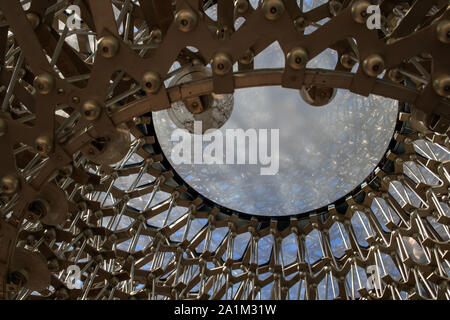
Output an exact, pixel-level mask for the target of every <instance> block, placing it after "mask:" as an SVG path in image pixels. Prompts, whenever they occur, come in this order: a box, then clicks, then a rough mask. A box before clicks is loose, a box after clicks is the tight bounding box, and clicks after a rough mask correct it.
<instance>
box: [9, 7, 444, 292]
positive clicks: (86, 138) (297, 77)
mask: <svg viewBox="0 0 450 320" xmlns="http://www.w3.org/2000/svg"><path fill="white" fill-rule="evenodd" d="M379 2H380V7H381V13H382V28H381V30H370V29H369V28H367V26H366V20H367V19H368V18H369V14H368V13H367V8H368V6H369V5H370V4H371V3H370V2H369V1H364V0H363V1H361V0H359V1H350V0H339V1H336V0H333V1H328V2H327V1H323V3H324V4H323V5H320V6H317V7H316V8H314V9H313V10H311V11H308V12H303V10H302V9H301V8H303V1H295V0H264V1H260V2H259V5H258V6H257V7H253V6H252V5H251V4H250V3H249V2H248V1H247V0H236V1H231V0H229V1H228V0H223V1H221V0H218V1H201V0H176V1H168V0H132V1H131V0H62V1H56V0H22V1H19V0H2V1H1V2H0V10H1V12H0V103H1V111H0V148H1V151H2V154H1V165H0V178H1V188H2V189H1V191H2V193H1V198H0V201H1V202H0V297H1V298H4V299H261V298H263V299H264V298H272V299H356V298H360V299H447V300H448V299H450V289H449V277H450V246H449V237H450V232H449V223H450V208H449V190H450V189H449V188H450V173H449V171H450V162H449V159H450V153H449V149H450V142H449V123H450V101H449V97H450V59H449V56H450V7H449V5H448V1H447V0H443V1H440V0H415V1H413V0H408V1H405V0H402V1H400V0H385V1H379ZM299 4H300V5H299ZM73 5H75V6H76V7H70V6H73ZM212 5H217V20H213V19H212V18H210V17H209V16H208V15H207V14H206V13H205V11H206V9H208V8H209V7H211V6H212ZM74 8H75V9H76V8H79V12H78V13H79V17H81V20H80V19H78V15H75V16H74V15H73V10H75V9H74ZM75 11H76V10H75ZM238 18H244V19H245V23H244V24H243V25H242V26H240V27H239V29H237V30H235V21H236V20H237V19H238ZM323 19H328V20H327V22H326V23H324V24H321V21H323ZM74 21H75V22H79V24H80V26H79V28H72V27H71V26H72V25H73V23H74ZM307 28H312V29H313V31H312V32H310V33H308V34H306V33H305V29H307ZM274 41H278V43H279V45H280V47H281V49H282V50H283V52H284V54H285V56H286V66H285V68H284V69H264V70H255V69H254V68H253V58H254V57H255V56H256V55H258V54H259V53H260V52H261V51H263V50H264V49H265V48H266V47H268V46H269V45H270V44H271V43H273V42H274ZM193 48H196V49H197V50H194V49H193ZM327 48H330V49H333V50H335V51H336V52H337V54H338V56H339V63H338V64H337V65H336V68H335V70H322V69H307V68H306V63H307V62H308V61H309V60H310V59H312V58H314V57H315V56H317V55H318V54H320V53H321V52H323V51H324V50H325V49H327ZM175 61H178V62H179V64H180V65H181V69H182V68H186V67H190V66H192V65H208V64H210V67H211V69H212V76H211V77H206V78H204V79H199V80H195V81H191V82H188V83H183V84H180V85H176V86H173V87H166V86H165V80H168V79H170V78H171V77H172V76H174V75H176V74H177V72H179V71H180V70H175V71H173V72H171V73H169V70H170V68H171V66H172V65H173V63H174V62H175ZM234 63H237V64H238V69H239V71H238V72H233V64H234ZM356 64H358V67H357V69H356V72H352V71H351V70H352V68H353V67H354V66H355V65H356ZM255 86H283V87H286V88H292V89H297V90H299V89H301V88H302V87H304V86H306V87H314V88H319V90H318V91H320V89H321V88H341V89H347V90H350V91H351V92H353V93H355V94H359V95H363V96H367V95H369V94H376V95H380V96H384V97H389V98H392V99H396V100H398V101H399V102H400V109H401V112H400V113H399V120H398V125H397V128H396V132H395V135H394V137H393V139H392V143H391V145H390V147H389V150H388V151H387V153H386V155H385V157H384V159H383V160H382V161H381V163H380V164H379V166H378V167H377V168H376V169H375V171H374V172H373V174H371V175H370V176H369V177H368V178H367V179H366V181H364V182H362V184H361V186H360V187H358V188H357V189H356V190H354V191H353V192H351V194H349V195H348V196H347V197H345V198H344V199H340V200H338V201H336V202H335V203H332V204H330V205H329V206H328V207H326V208H320V209H318V210H315V211H314V212H310V213H307V214H301V215H297V216H292V217H287V218H273V219H264V218H261V217H256V216H251V215H248V214H244V213H238V212H233V211H231V210H228V209H227V208H223V207H221V206H219V205H217V204H215V203H212V202H211V201H209V200H208V199H205V198H204V197H203V196H202V195H199V194H197V193H196V192H195V191H194V190H192V189H191V188H190V187H189V186H188V185H187V184H186V183H184V182H183V180H182V179H181V178H180V177H179V176H178V175H177V174H176V172H175V171H174V170H173V168H171V167H170V164H169V162H168V161H167V159H166V158H165V157H164V155H163V154H162V151H161V148H160V147H159V144H158V141H157V138H156V136H155V131H154V128H153V124H152V112H157V111H160V110H164V109H168V108H170V107H171V104H172V103H174V102H176V101H183V102H185V103H186V105H187V106H188V107H189V108H190V107H191V106H192V107H193V108H195V107H198V104H201V103H202V101H201V99H199V97H200V96H202V95H207V94H210V93H212V92H214V93H219V94H220V93H233V91H234V90H235V89H237V88H247V87H255ZM236 107H238V106H236ZM325 108H326V107H325ZM299 139H301V137H299ZM137 198H141V200H142V199H145V201H146V205H145V206H143V207H141V208H138V207H137V206H135V205H133V200H134V199H137ZM157 217H159V218H160V220H158V221H162V223H159V224H153V223H152V221H154V220H152V219H154V218H157ZM219 236H220V237H219ZM219 238H220V239H221V240H220V241H217V239H219ZM238 247H239V248H243V249H242V250H241V249H238ZM73 265H76V266H78V267H79V268H80V269H81V279H80V280H81V284H82V285H81V288H79V289H77V288H74V289H71V288H69V287H70V286H68V285H67V281H66V280H67V278H68V277H69V274H68V268H69V267H70V266H73ZM373 266H376V267H377V270H380V272H375V273H374V272H373ZM366 279H369V280H368V281H366ZM370 279H372V280H370ZM370 281H372V283H374V284H375V285H374V286H370V285H368V284H369V283H371V282H370Z"/></svg>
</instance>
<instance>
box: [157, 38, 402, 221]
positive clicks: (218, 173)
mask: <svg viewBox="0 0 450 320" xmlns="http://www.w3.org/2000/svg"><path fill="white" fill-rule="evenodd" d="M269 48H270V47H269ZM283 59H284V55H283V53H282V51H281V50H279V52H278V53H277V52H274V51H273V49H269V51H268V52H267V53H266V54H265V53H264V52H263V53H262V54H261V55H258V56H257V57H255V67H256V68H267V67H268V66H271V67H275V68H276V67H282V66H284V61H283ZM312 62H316V65H308V67H312V68H317V67H322V68H330V69H331V68H334V66H335V64H336V63H337V56H336V55H335V54H331V53H327V54H325V55H324V56H322V57H320V58H319V59H318V60H317V59H315V61H312ZM310 63H311V61H310ZM278 64H279V65H278ZM397 114H398V102H397V101H395V100H391V99H387V98H383V97H379V96H373V95H371V96H369V97H362V96H358V95H356V94H353V93H351V92H349V91H346V90H337V93H336V96H335V98H334V100H332V101H331V102H330V103H329V104H327V105H325V106H323V107H320V108H316V107H313V106H311V105H309V104H307V103H306V102H305V101H304V100H303V99H302V98H301V97H300V95H299V91H298V90H293V89H285V88H281V87H257V88H247V89H238V90H236V91H235V93H234V109H233V113H232V115H231V117H230V119H229V120H228V121H227V122H226V123H225V125H224V126H223V127H222V128H221V129H220V130H218V132H220V135H219V138H220V139H222V144H223V146H222V149H221V150H222V151H223V154H222V160H223V161H222V162H223V164H205V161H203V162H202V161H198V162H197V163H195V162H196V158H195V156H196V155H197V156H198V158H197V160H200V159H202V157H203V156H204V155H205V154H208V152H209V151H211V150H212V149H215V148H213V146H217V145H216V144H213V142H214V141H215V140H216V135H215V134H214V133H206V134H205V135H203V136H202V135H190V134H188V135H189V136H190V137H191V144H190V145H191V148H190V149H191V150H190V156H189V157H188V158H189V159H190V160H191V163H181V164H177V163H175V162H174V159H175V158H174V152H176V151H179V150H180V149H178V150H177V149H176V148H175V147H176V146H180V143H181V140H180V139H175V138H174V137H172V140H173V141H171V136H172V134H173V133H174V130H175V129H177V127H176V126H175V124H174V123H173V122H172V121H171V119H170V117H169V115H168V112H167V111H160V112H155V113H154V114H153V120H154V124H155V130H156V134H157V137H158V141H159V143H160V145H161V148H162V150H163V152H164V154H165V155H166V157H167V158H168V160H169V162H170V163H171V165H172V166H173V168H174V169H175V171H176V172H177V173H178V174H179V175H180V176H181V177H182V178H183V179H184V181H185V182H186V183H187V184H189V185H190V186H191V187H193V188H194V189H195V190H196V191H197V192H199V193H200V194H201V195H203V196H205V197H207V198H208V199H210V200H212V201H214V202H216V203H218V204H220V205H222V206H224V207H227V208H230V209H233V210H236V211H240V212H245V213H248V214H253V215H262V216H286V215H293V214H299V213H304V212H308V211H312V210H315V209H318V208H321V207H323V206H326V205H328V204H330V203H333V202H334V201H336V200H338V199H340V198H342V197H344V196H346V195H347V194H348V193H349V192H351V191H353V190H354V189H355V188H356V187H357V186H359V185H360V184H361V183H362V182H364V180H365V179H366V178H367V177H368V176H369V175H370V174H371V173H372V172H373V170H374V169H375V168H376V166H377V165H378V164H379V162H380V160H381V159H382V158H383V156H384V154H385V152H386V150H387V148H388V146H389V143H390V141H391V139H392V135H393V132H394V128H395V125H396V123H397ZM239 129H240V130H243V132H244V133H245V137H244V142H243V143H241V144H239V142H238V140H237V139H236V137H235V134H236V132H237V131H236V130H239ZM277 131H278V139H277V133H276V132H277ZM252 132H253V133H254V136H256V138H252V136H253V135H252V134H251V133H252ZM195 139H197V141H200V144H201V147H200V149H198V148H197V149H196V147H195V144H194V140H195ZM250 140H253V141H256V143H255V144H254V145H253V146H252V145H251V143H250ZM227 143H229V144H230V145H231V144H232V145H233V148H234V149H233V153H232V158H233V163H231V161H228V159H227V152H230V151H229V150H228V149H229V147H228V145H227ZM277 144H278V152H277V149H276V145H277ZM252 147H256V150H257V152H256V164H254V163H253V164H252V163H251V161H250V157H249V153H250V151H251V150H252ZM216 150H219V148H216V149H215V150H214V151H212V152H211V153H209V154H211V155H214V156H215V151H216ZM186 152H187V150H186ZM219 153H220V152H219ZM242 155H244V157H245V158H244V159H245V161H244V163H241V164H236V163H237V162H238V158H239V156H242ZM203 160H204V159H203ZM230 160H231V158H230ZM277 163H278V165H277ZM264 168H266V169H268V170H269V171H270V170H272V172H273V175H262V174H261V169H264Z"/></svg>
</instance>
